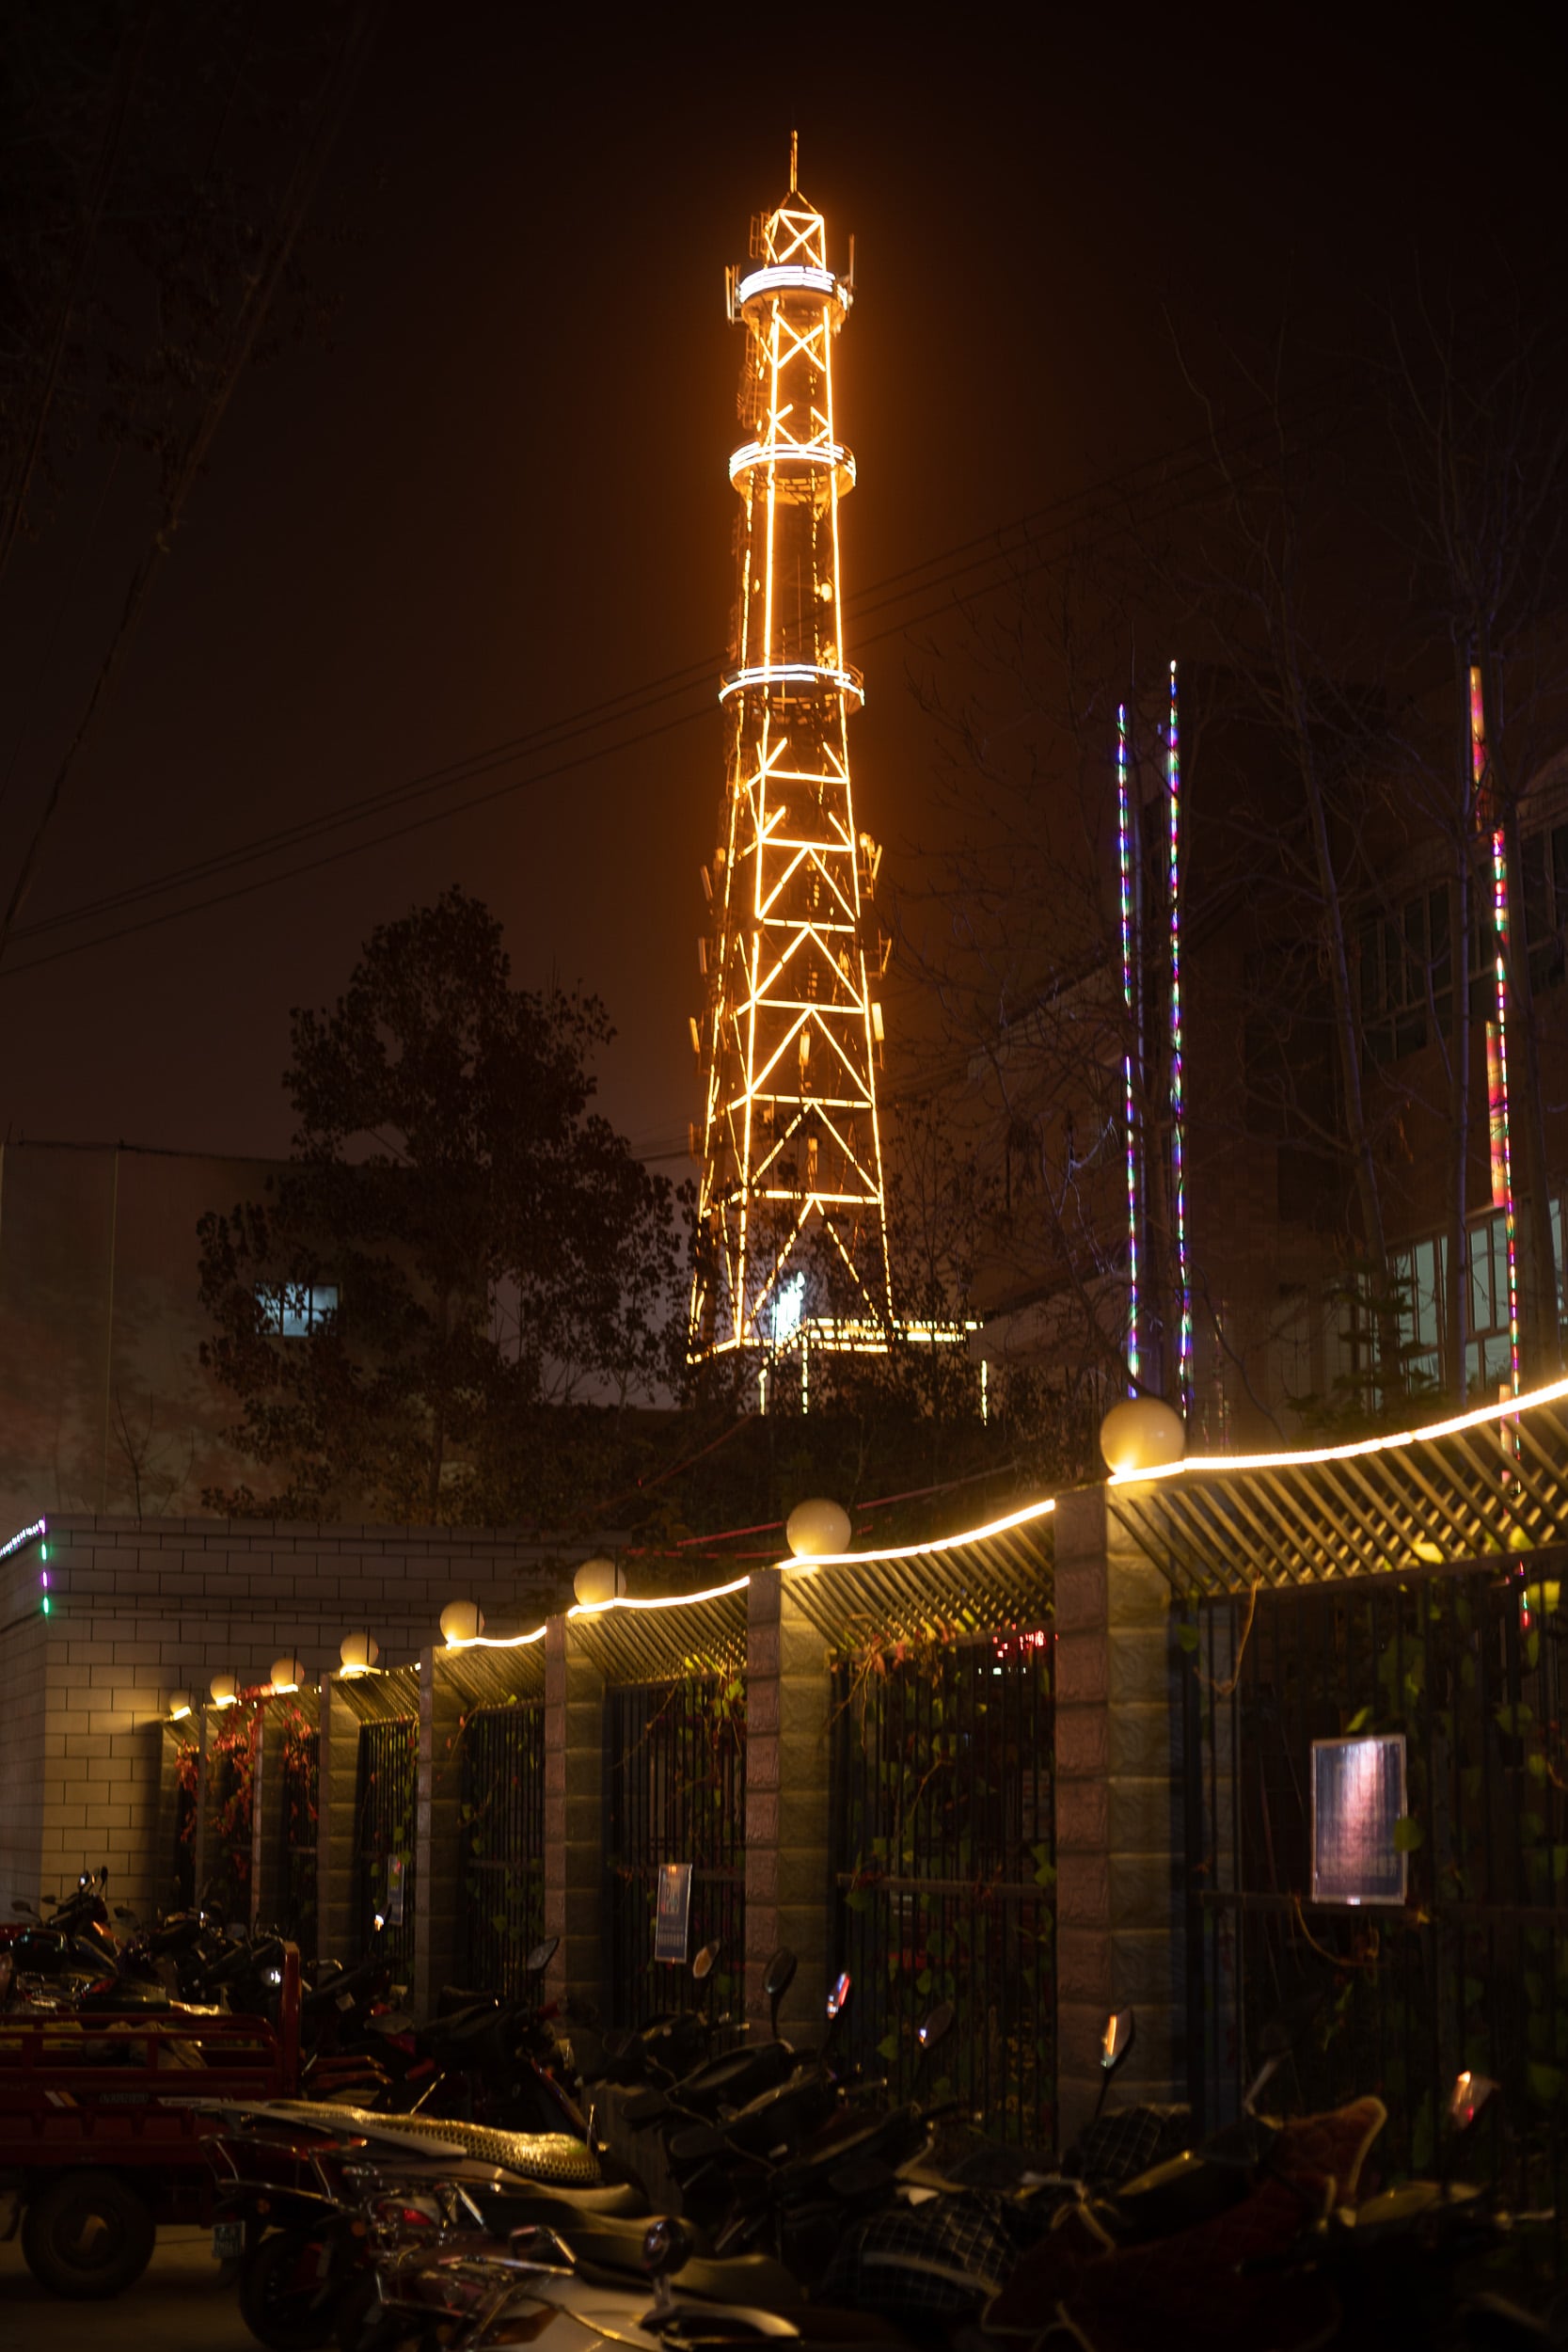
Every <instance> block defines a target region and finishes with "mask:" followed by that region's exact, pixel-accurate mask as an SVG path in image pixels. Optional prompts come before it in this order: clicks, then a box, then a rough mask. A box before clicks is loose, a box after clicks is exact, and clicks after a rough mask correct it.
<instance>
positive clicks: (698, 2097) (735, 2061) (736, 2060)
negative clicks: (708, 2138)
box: [678, 2042, 795, 2115]
mask: <svg viewBox="0 0 1568 2352" xmlns="http://www.w3.org/2000/svg"><path fill="white" fill-rule="evenodd" d="M794 2068H795V2053H794V2051H793V2050H792V2049H791V2048H790V2046H789V2044H788V2042H757V2043H755V2044H753V2045H752V2046H750V2047H746V2048H742V2049H739V2050H728V2051H726V2052H725V2054H724V2056H723V2057H722V2058H709V2060H708V2061H707V2063H706V2065H705V2066H699V2067H698V2068H697V2070H696V2072H695V2073H694V2074H688V2076H687V2077H686V2080H685V2081H684V2082H683V2083H681V2084H680V2086H679V2090H678V2096H679V2100H680V2104H681V2106H683V2107H686V2108H689V2110H690V2111H691V2112H692V2113H694V2114H697V2115H716V2114H717V2113H718V2112H719V2109H720V2108H721V2106H736V2107H738V2106H749V2105H750V2103H751V2101H752V2100H753V2099H754V2098H756V2097H757V2095H758V2093H759V2092H761V2091H764V2090H773V2089H775V2088H776V2086H777V2085H778V2084H779V2083H781V2082H783V2081H784V2079H785V2077H786V2076H787V2075H789V2074H792V2073H793V2072H794Z"/></svg>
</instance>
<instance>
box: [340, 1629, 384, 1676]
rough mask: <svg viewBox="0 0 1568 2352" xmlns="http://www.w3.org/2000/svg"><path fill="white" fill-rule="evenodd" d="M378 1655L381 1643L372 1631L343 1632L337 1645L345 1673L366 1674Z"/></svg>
mask: <svg viewBox="0 0 1568 2352" xmlns="http://www.w3.org/2000/svg"><path fill="white" fill-rule="evenodd" d="M380 1655H381V1644H380V1643H379V1642H378V1641H377V1640H376V1638H375V1635H374V1634H373V1633H345V1634H344V1636H343V1638H342V1640H341V1642H340V1643H339V1645H338V1657H339V1659H340V1661H341V1665H342V1670H343V1672H344V1674H345V1675H368V1674H369V1673H370V1671H371V1669H372V1666H373V1665H374V1664H375V1661H376V1660H377V1659H378V1658H379V1657H380Z"/></svg>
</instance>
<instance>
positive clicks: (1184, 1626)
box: [1176, 1619, 1198, 1658]
mask: <svg viewBox="0 0 1568 2352" xmlns="http://www.w3.org/2000/svg"><path fill="white" fill-rule="evenodd" d="M1176 1643H1177V1647H1178V1648H1179V1649H1182V1650H1185V1652H1186V1654H1187V1656H1188V1657H1189V1658H1191V1657H1192V1656H1193V1654H1194V1652H1195V1651H1196V1648H1197V1645H1198V1630H1197V1628H1196V1625H1189V1624H1188V1623H1187V1622H1186V1620H1185V1619H1183V1620H1182V1622H1181V1623H1180V1625H1179V1626H1178V1627H1177V1629H1176Z"/></svg>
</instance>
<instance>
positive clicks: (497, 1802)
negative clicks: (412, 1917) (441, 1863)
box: [457, 1701, 545, 1995]
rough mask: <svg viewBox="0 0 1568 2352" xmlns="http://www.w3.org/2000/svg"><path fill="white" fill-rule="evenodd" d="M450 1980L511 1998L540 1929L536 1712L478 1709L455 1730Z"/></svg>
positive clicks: (540, 1744) (540, 1724) (539, 1715)
mask: <svg viewBox="0 0 1568 2352" xmlns="http://www.w3.org/2000/svg"><path fill="white" fill-rule="evenodd" d="M462 1767H463V1778H462V1795H461V1799H460V1804H459V1816H458V1818H459V1821H460V1824H461V1851H460V1855H459V1865H458V1867H459V1872H460V1879H461V1884H460V1890H459V1913H458V1963H457V1968H458V1976H459V1979H460V1980H461V1981H462V1982H463V1983H464V1984H467V1985H483V1987H485V1988H486V1989H487V1990H488V1991H490V1992H494V1993H500V1994H512V1995H515V1994H518V1993H519V1992H520V1991H521V1990H522V1983H523V1966H524V1963H525V1962H526V1960H527V1958H528V1955H529V1953H530V1952H531V1950H532V1949H533V1947H534V1946H535V1945H536V1944H538V1943H540V1942H541V1941H542V1940H543V1937H544V1933H545V1710H544V1708H543V1707H542V1706H540V1705H539V1703H538V1702H537V1701H533V1702H530V1703H525V1704H523V1705H521V1706H517V1707H484V1708H475V1709H474V1711H473V1712H472V1713H471V1714H470V1715H469V1716H468V1717H467V1720H466V1722H465V1724H464V1725H463V1731H462Z"/></svg>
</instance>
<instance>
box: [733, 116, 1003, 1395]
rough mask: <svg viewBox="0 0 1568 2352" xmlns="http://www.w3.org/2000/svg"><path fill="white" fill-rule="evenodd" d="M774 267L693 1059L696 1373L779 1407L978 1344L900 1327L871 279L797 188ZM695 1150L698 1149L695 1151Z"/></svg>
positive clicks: (743, 447) (742, 455) (768, 275)
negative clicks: (888, 1042) (864, 1373)
mask: <svg viewBox="0 0 1568 2352" xmlns="http://www.w3.org/2000/svg"><path fill="white" fill-rule="evenodd" d="M751 259H752V266H751V267H750V268H749V269H747V270H746V271H744V272H742V271H740V270H738V269H731V270H730V271H729V272H728V273H727V275H726V288H725V291H726V298H727V307H728V311H729V316H730V320H731V322H732V324H733V325H736V326H740V327H741V328H743V329H744V332H745V339H746V342H745V353H744V357H743V359H742V362H741V370H740V391H739V398H738V402H737V409H738V414H739V421H740V426H741V431H742V435H743V438H742V439H741V441H740V443H739V445H738V447H737V448H736V449H735V451H734V452H733V453H732V455H731V457H730V460H729V478H730V481H731V483H732V485H734V487H735V489H736V493H737V494H738V496H739V500H740V513H739V516H737V519H736V537H735V554H736V593H735V603H734V606H733V608H732V612H731V620H730V650H729V660H728V666H727V667H726V669H725V671H724V674H723V676H722V678H721V681H720V688H719V698H720V702H721V706H722V707H723V710H724V714H725V718H726V722H727V732H728V753H727V774H726V784H725V791H724V797H723V803H722V807H721V820H720V827H719V840H718V844H717V846H716V848H715V850H714V853H713V863H712V865H711V866H705V867H704V868H703V886H704V892H705V899H706V909H707V918H708V919H707V927H706V930H705V933H704V935H703V936H702V938H701V940H700V942H699V960H700V964H701V968H702V971H703V973H704V975H705V978H706V982H707V993H706V1003H705V1008H704V1010H703V1014H702V1017H701V1019H700V1020H699V1019H695V1018H694V1019H693V1021H692V1025H691V1029H692V1043H693V1045H694V1047H695V1049H696V1052H697V1056H698V1060H699V1065H700V1068H701V1071H702V1078H703V1097H704V1102H703V1119H702V1131H701V1132H702V1144H701V1160H702V1176H701V1181H700V1186H699V1192H698V1229H697V1261H696V1266H695V1271H694V1275H693V1280H692V1291H691V1304H690V1315H689V1342H688V1345H689V1356H690V1358H691V1359H692V1360H693V1361H694V1362H695V1361H699V1360H702V1359H709V1358H719V1357H723V1356H730V1355H737V1354H738V1355H744V1356H745V1357H747V1358H748V1359H753V1360H754V1361H755V1363H756V1368H757V1375H758V1383H759V1391H760V1396H761V1401H762V1402H763V1404H764V1405H765V1406H766V1404H767V1403H768V1386H769V1382H770V1380H771V1379H772V1378H773V1377H774V1375H775V1373H776V1372H777V1371H778V1370H781V1369H782V1368H783V1366H784V1363H785V1362H786V1361H787V1362H788V1363H790V1364H792V1365H794V1366H796V1367H798V1370H799V1397H800V1405H801V1406H802V1408H804V1406H806V1403H807V1400H808V1396H809V1366H810V1361H811V1358H812V1356H813V1354H814V1353H815V1352H816V1351H819V1350H828V1351H831V1352H832V1353H834V1354H845V1353H851V1354H868V1353H881V1352H885V1350H886V1349H887V1348H888V1346H889V1345H890V1344H891V1343H893V1341H894V1340H895V1338H896V1339H904V1340H909V1341H913V1342H916V1343H929V1344H932V1345H940V1344H952V1343H957V1344H962V1343H963V1341H964V1339H965V1336H966V1329H967V1328H968V1327H965V1326H961V1325H958V1324H946V1323H940V1324H939V1323H911V1322H908V1321H903V1320H900V1319H899V1318H898V1317H897V1316H896V1315H895V1305H894V1296H893V1279H892V1273H891V1268H890V1264H889V1256H888V1239H887V1216H886V1197H885V1192H884V1186H883V1175H882V1144H881V1135H880V1130H879V1121H878V1110H877V1073H878V1071H879V1068H880V1066H881V1063H882V1054H883V1045H884V1022H883V1013H882V1005H881V999H880V984H881V980H882V977H883V975H884V973H885V971H886V969H887V961H888V956H889V953H890V950H891V946H892V943H891V940H890V939H889V938H887V937H886V936H885V935H884V934H883V932H882V930H881V928H880V926H879V922H878V920H877V914H876V904H875V899H876V886H877V874H878V868H879V865H880V861H881V850H880V849H879V847H878V846H877V844H876V843H875V842H874V841H873V840H872V839H871V837H870V836H869V834H863V833H861V832H859V831H857V828H856V824H855V814H854V804H853V799H852V795H851V790H850V783H849V741H848V722H849V718H850V715H851V713H852V712H854V711H857V710H859V708H860V707H861V705H862V704H863V701H864V698H865V691H864V685H863V679H862V677H861V674H860V672H859V670H857V669H856V668H855V667H854V665H853V664H852V663H851V662H850V661H849V660H848V659H847V653H846V648H845V633H844V576H843V566H842V564H841V561H840V548H839V502H840V501H841V500H842V499H843V498H845V497H846V496H847V494H848V492H849V491H850V490H851V489H852V488H853V487H854V484H855V460H854V457H853V455H852V454H851V453H850V451H849V449H848V448H847V445H846V443H845V442H844V440H843V439H842V438H841V437H840V434H839V429H838V421H837V417H836V413H835V408H834V400H833V345H834V342H835V340H836V338H837V336H838V334H839V331H840V329H841V328H842V327H843V325H844V322H845V320H846V318H847V315H848V312H849V310H850V306H851V304H852V303H853V301H854V271H853V256H852V248H851V262H850V267H849V269H848V271H847V273H846V274H845V275H843V276H840V275H838V274H837V273H836V272H835V271H834V270H832V268H830V266H829V263H828V258H827V228H826V224H825V222H824V220H823V217H822V215H821V214H820V213H819V212H817V211H816V208H815V206H813V205H811V204H810V203H808V202H807V200H806V199H805V198H804V196H803V195H802V194H801V193H800V187H799V185H798V183H797V175H796V167H795V151H794V142H793V140H792V141H791V154H790V184H789V191H788V194H787V195H786V196H785V197H784V199H782V200H781V201H780V203H779V204H777V205H776V206H775V207H774V209H773V210H772V211H771V212H770V213H768V214H766V215H759V216H758V217H757V218H756V219H754V220H753V222H752V256H751ZM694 1139H695V1137H694Z"/></svg>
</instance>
